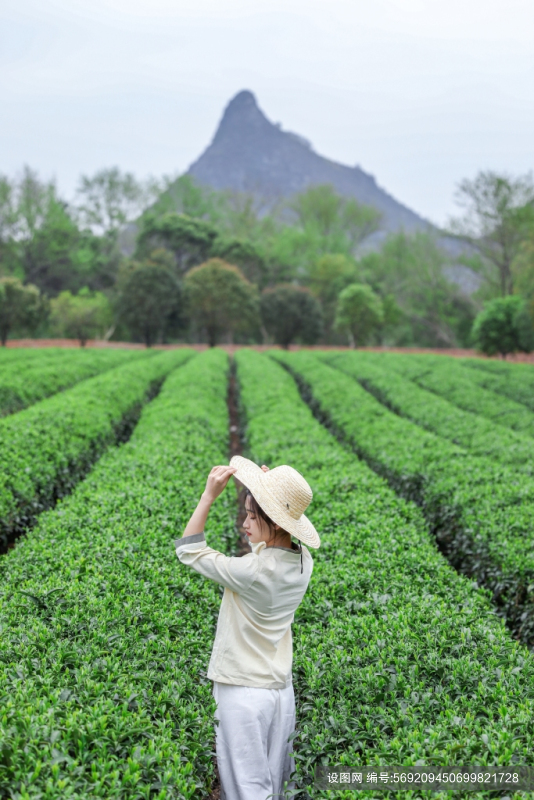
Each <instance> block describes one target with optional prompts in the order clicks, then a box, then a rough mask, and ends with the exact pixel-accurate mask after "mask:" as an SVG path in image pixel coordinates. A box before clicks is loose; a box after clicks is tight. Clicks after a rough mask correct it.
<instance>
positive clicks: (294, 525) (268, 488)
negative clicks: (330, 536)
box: [230, 456, 321, 548]
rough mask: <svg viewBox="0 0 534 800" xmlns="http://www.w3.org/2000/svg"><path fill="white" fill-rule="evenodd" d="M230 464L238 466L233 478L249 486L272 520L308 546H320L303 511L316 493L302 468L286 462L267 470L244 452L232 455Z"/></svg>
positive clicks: (316, 534) (315, 532)
mask: <svg viewBox="0 0 534 800" xmlns="http://www.w3.org/2000/svg"><path fill="white" fill-rule="evenodd" d="M230 466H231V467H237V472H235V473H234V478H237V480H238V481H240V482H241V483H242V484H243V485H244V486H246V487H247V489H249V490H250V492H251V494H252V496H253V497H254V499H255V500H256V501H257V502H258V504H259V505H260V506H261V508H262V509H263V510H264V511H265V513H266V514H267V515H268V516H269V517H270V518H271V519H272V520H273V522H276V523H277V525H280V527H281V528H283V529H284V530H285V531H287V532H288V533H290V534H291V535H292V536H295V537H296V538H297V539H300V541H301V542H303V543H304V544H306V545H308V547H315V548H317V547H319V545H320V544H321V540H320V539H319V535H318V533H317V531H316V530H315V528H314V527H313V525H312V524H311V522H310V520H309V519H308V518H307V517H305V516H304V513H303V512H304V511H306V509H307V508H308V506H309V504H310V502H311V499H312V497H313V494H312V490H311V489H310V487H309V485H308V483H307V482H306V481H305V480H304V478H303V477H302V475H301V474H300V472H297V470H296V469H293V467H287V466H286V465H285V464H284V465H282V466H280V467H274V468H273V469H270V470H269V471H268V472H264V471H263V470H262V469H261V467H258V466H257V465H256V464H255V463H254V462H253V461H250V460H249V459H248V458H243V456H233V458H232V459H231V460H230Z"/></svg>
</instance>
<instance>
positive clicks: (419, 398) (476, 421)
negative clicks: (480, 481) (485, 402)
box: [320, 351, 534, 475]
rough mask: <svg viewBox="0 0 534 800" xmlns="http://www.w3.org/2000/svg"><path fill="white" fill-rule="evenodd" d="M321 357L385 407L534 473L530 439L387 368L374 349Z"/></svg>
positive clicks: (533, 447) (478, 451)
mask: <svg viewBox="0 0 534 800" xmlns="http://www.w3.org/2000/svg"><path fill="white" fill-rule="evenodd" d="M320 356H321V360H323V361H325V362H326V363H327V364H330V365H331V366H334V367H337V368H338V369H341V370H342V371H343V372H346V373H347V375H350V376H351V377H352V378H355V379H356V380H357V381H358V382H359V383H361V385H362V386H363V387H364V388H365V389H367V390H368V391H369V392H371V394H373V395H374V396H375V397H376V398H377V400H379V401H380V402H381V403H383V404H384V405H385V406H387V408H389V409H391V411H394V412H395V413H396V414H399V415H401V416H403V417H407V418H408V419H411V420H412V422H415V423H417V424H418V425H420V426H421V427H423V428H425V429H426V430H429V431H432V432H433V433H436V434H437V435H438V436H441V437H443V438H444V439H449V440H450V441H452V442H454V443H455V444H458V445H460V446H461V447H465V448H466V450H469V451H470V452H471V453H473V455H476V456H483V457H488V458H493V459H495V460H496V461H501V462H502V463H503V464H510V465H512V466H515V467H516V468H518V469H521V471H523V472H526V473H528V474H529V475H532V474H533V473H534V439H531V438H530V437H529V436H523V435H521V434H519V433H516V432H515V431H513V430H510V429H509V428H506V427H504V426H502V425H496V424H495V423H494V422H491V421H490V420H488V419H486V418H485V417H481V416H479V415H478V414H473V413H472V412H470V411H463V410H462V409H461V408H458V407H457V406H455V405H453V404H452V403H450V402H449V401H448V400H446V399H445V398H444V397H440V396H439V395H436V394H433V393H432V392H429V391H427V390H426V389H422V388H421V387H420V386H417V384H415V383H413V382H412V381H409V380H408V379H407V378H404V377H402V375H400V374H399V373H397V372H395V371H394V370H391V369H387V368H386V366H385V364H384V363H383V361H382V359H381V358H380V356H379V355H378V356H377V354H375V353H365V352H361V351H360V352H354V353H332V351H329V352H327V353H325V354H320Z"/></svg>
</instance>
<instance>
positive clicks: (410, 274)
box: [358, 233, 478, 347]
mask: <svg viewBox="0 0 534 800" xmlns="http://www.w3.org/2000/svg"><path fill="white" fill-rule="evenodd" d="M446 263H447V261H446V257H445V255H444V253H443V251H442V250H440V248H439V247H438V246H437V245H436V242H435V240H434V237H433V236H432V235H430V234H427V233H416V234H414V235H411V236H408V235H407V234H404V233H399V234H393V235H391V236H389V237H388V238H387V239H386V242H385V243H384V245H383V247H382V250H381V251H380V252H379V253H370V254H368V255H366V256H364V257H363V258H362V259H360V261H359V264H358V267H359V273H360V276H361V279H362V280H364V281H365V282H366V283H368V284H369V285H370V286H372V288H373V289H374V290H375V291H376V292H377V293H378V294H379V295H380V296H381V297H382V300H383V302H384V313H385V324H384V333H383V335H384V341H385V342H387V343H389V344H398V345H401V346H402V345H405V346H410V345H420V346H424V347H456V346H458V345H461V346H467V344H468V339H469V333H470V330H471V325H472V322H473V319H474V317H475V315H476V312H477V310H478V308H477V306H476V305H475V303H474V302H473V301H472V300H470V299H469V298H468V297H466V296H465V295H462V294H461V293H460V291H459V289H458V287H457V286H455V285H454V284H452V283H450V282H449V281H448V280H447V278H446V277H445V275H444V273H443V270H444V267H445V265H446Z"/></svg>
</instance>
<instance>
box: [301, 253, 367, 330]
mask: <svg viewBox="0 0 534 800" xmlns="http://www.w3.org/2000/svg"><path fill="white" fill-rule="evenodd" d="M355 280H357V269H356V265H355V263H354V260H353V259H352V258H349V257H348V256H344V255H341V254H340V253H338V254H336V253H327V254H326V255H324V256H321V258H318V259H316V260H315V261H313V262H312V263H311V265H310V268H309V271H308V276H307V280H306V283H307V285H308V288H309V289H310V291H311V292H312V294H313V295H315V297H317V299H318V300H320V302H321V306H322V309H323V321H324V332H325V336H326V337H327V341H328V337H329V336H330V333H331V331H332V328H333V324H334V318H335V313H336V305H337V298H338V295H339V293H340V292H341V291H342V290H343V289H344V288H345V287H346V286H348V285H349V284H350V283H353V282H354V281H355Z"/></svg>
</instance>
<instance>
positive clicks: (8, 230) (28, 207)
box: [0, 167, 118, 296]
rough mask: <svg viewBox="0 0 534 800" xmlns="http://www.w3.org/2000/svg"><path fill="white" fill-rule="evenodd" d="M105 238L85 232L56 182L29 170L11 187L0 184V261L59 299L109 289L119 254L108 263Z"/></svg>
mask: <svg viewBox="0 0 534 800" xmlns="http://www.w3.org/2000/svg"><path fill="white" fill-rule="evenodd" d="M104 245H105V242H104V241H103V239H102V237H97V236H95V235H94V234H93V233H92V232H91V231H90V230H84V231H81V230H80V229H79V227H78V225H77V222H76V220H75V218H74V216H73V213H72V209H70V208H69V206H68V204H67V203H65V202H64V201H63V200H62V199H61V198H60V197H59V196H58V194H57V191H56V187H55V186H54V183H53V182H49V183H46V182H43V181H41V180H40V179H39V176H38V175H37V174H36V172H35V171H34V170H31V169H30V168H29V167H25V168H24V170H23V172H22V174H21V175H20V176H19V177H18V178H16V179H14V180H12V181H10V180H8V179H7V178H5V177H3V178H0V255H1V260H2V263H3V267H4V270H5V271H6V272H8V273H9V274H12V275H16V276H18V277H20V278H21V279H22V280H25V281H27V282H30V283H33V284H35V285H36V286H37V287H38V288H39V289H40V290H41V291H42V292H44V293H46V294H48V295H51V296H53V295H56V294H58V293H59V292H60V291H62V290H64V289H69V290H70V291H73V292H77V291H78V290H79V289H80V288H82V287H83V286H89V287H91V288H94V289H97V288H109V287H111V286H112V284H113V282H114V278H115V272H116V268H117V266H118V257H117V256H118V253H117V252H115V253H114V254H113V256H114V260H113V259H112V258H110V254H109V252H107V251H106V247H105V246H104Z"/></svg>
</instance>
